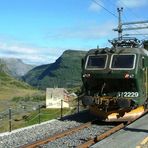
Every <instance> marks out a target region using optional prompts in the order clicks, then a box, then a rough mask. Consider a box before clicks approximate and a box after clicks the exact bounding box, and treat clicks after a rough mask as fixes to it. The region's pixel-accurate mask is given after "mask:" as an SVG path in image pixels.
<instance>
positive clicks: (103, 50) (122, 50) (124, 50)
mask: <svg viewBox="0 0 148 148" xmlns="http://www.w3.org/2000/svg"><path fill="white" fill-rule="evenodd" d="M123 53H129V54H141V55H145V56H148V51H147V50H146V49H144V48H129V47H117V48H115V47H112V48H107V47H106V48H97V49H91V50H89V51H88V53H87V55H91V54H96V55H97V54H123Z"/></svg>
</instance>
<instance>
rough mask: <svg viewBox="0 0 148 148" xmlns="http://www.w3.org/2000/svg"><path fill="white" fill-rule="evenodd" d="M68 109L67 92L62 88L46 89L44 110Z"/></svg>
mask: <svg viewBox="0 0 148 148" xmlns="http://www.w3.org/2000/svg"><path fill="white" fill-rule="evenodd" d="M61 100H63V101H62V102H63V105H62V106H63V108H69V96H68V92H67V91H66V90H65V89H64V88H46V108H61Z"/></svg>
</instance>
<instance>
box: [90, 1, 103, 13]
mask: <svg viewBox="0 0 148 148" xmlns="http://www.w3.org/2000/svg"><path fill="white" fill-rule="evenodd" d="M97 3H99V4H100V5H103V3H102V1H101V0H96V2H95V1H94V2H91V4H90V5H89V8H88V10H90V11H94V12H99V11H100V10H101V9H102V8H101V6H99V5H98V4H97Z"/></svg>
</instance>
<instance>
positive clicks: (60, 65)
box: [23, 50, 86, 89]
mask: <svg viewBox="0 0 148 148" xmlns="http://www.w3.org/2000/svg"><path fill="white" fill-rule="evenodd" d="M85 54H86V52H85V51H74V50H67V51H65V52H64V53H63V54H62V55H61V56H60V57H59V58H58V59H57V60H56V62H55V63H52V64H48V65H42V66H38V67H35V68H34V69H32V70H31V71H29V72H28V73H27V74H26V75H25V76H24V77H23V79H24V80H25V81H26V82H27V83H29V84H30V85H32V86H36V87H38V88H41V89H45V88H46V87H66V88H69V87H75V86H79V85H80V84H81V59H82V57H84V55H85Z"/></svg>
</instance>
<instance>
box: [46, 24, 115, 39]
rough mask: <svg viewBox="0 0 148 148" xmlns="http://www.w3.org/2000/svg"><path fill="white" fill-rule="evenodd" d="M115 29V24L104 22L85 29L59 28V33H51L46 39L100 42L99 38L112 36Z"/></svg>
mask: <svg viewBox="0 0 148 148" xmlns="http://www.w3.org/2000/svg"><path fill="white" fill-rule="evenodd" d="M114 27H115V23H114V22H112V21H107V22H102V23H101V24H87V26H86V24H85V27H84V26H75V27H71V28H59V29H57V31H54V32H50V33H49V34H48V35H47V36H46V37H47V38H48V39H58V40H60V39H61V40H66V39H67V40H69V39H71V40H72V39H79V40H88V39H89V40H98V39H99V38H104V37H108V36H111V35H112V34H113V31H112V29H113V28H114Z"/></svg>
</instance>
